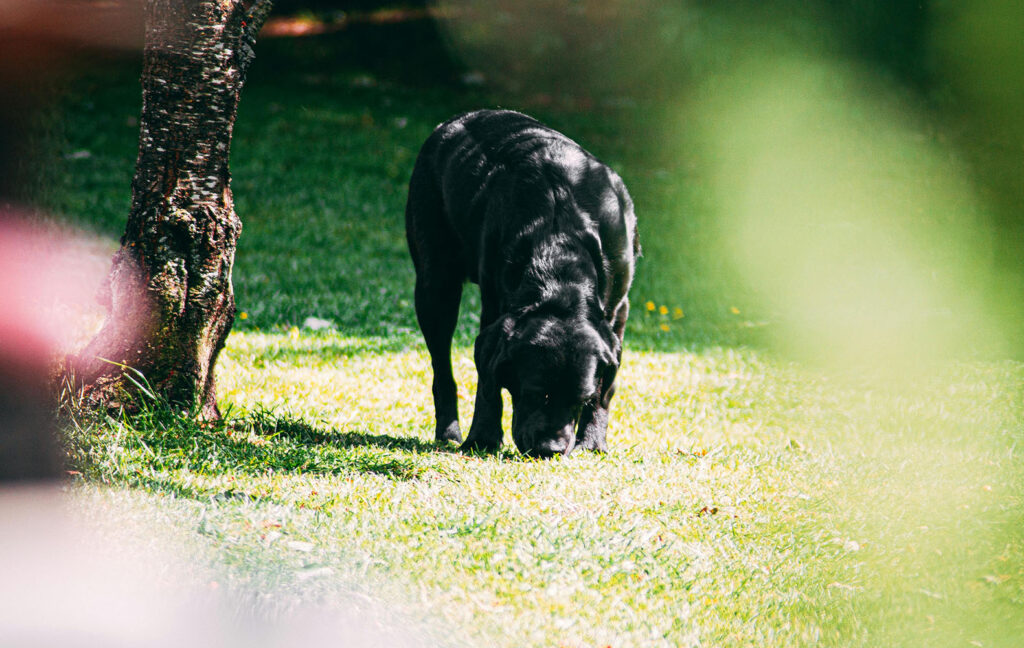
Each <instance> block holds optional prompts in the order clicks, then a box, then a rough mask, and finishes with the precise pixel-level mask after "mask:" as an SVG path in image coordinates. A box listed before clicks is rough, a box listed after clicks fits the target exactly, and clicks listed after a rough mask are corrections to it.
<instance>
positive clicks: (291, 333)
mask: <svg viewBox="0 0 1024 648" xmlns="http://www.w3.org/2000/svg"><path fill="white" fill-rule="evenodd" d="M288 337H290V338H291V339H293V340H297V339H299V327H298V326H293V327H291V328H290V329H288Z"/></svg>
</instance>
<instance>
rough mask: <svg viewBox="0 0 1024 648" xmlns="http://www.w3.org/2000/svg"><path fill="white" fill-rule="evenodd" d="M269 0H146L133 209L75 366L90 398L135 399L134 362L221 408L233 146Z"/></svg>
mask: <svg viewBox="0 0 1024 648" xmlns="http://www.w3.org/2000/svg"><path fill="white" fill-rule="evenodd" d="M270 5H271V2H270V0H255V1H254V2H242V1H240V0H147V4H146V44H145V51H144V55H143V69H142V117H141V124H140V126H141V127H140V134H139V156H138V160H137V162H136V166H135V177H134V179H133V181H132V206H131V213H130V214H129V216H128V225H127V227H126V229H125V233H124V235H123V236H122V237H121V248H120V250H118V252H117V253H116V254H115V255H114V259H113V267H112V269H111V271H110V274H109V276H108V279H107V284H106V286H105V288H104V290H103V291H102V294H101V296H100V298H101V300H102V301H103V302H104V305H105V306H106V307H107V308H108V311H109V312H108V316H107V320H106V322H105V323H104V325H103V328H102V329H101V331H100V332H99V334H98V335H97V336H96V338H94V339H93V340H92V341H91V342H90V343H89V345H88V346H87V347H86V348H85V350H84V351H82V352H81V353H80V354H79V355H78V356H77V358H75V359H74V360H73V362H72V364H71V367H72V371H73V376H72V379H73V380H74V382H75V384H76V385H77V386H78V388H79V389H80V392H79V393H80V395H81V396H82V398H83V402H84V403H85V404H87V405H89V406H92V407H99V408H117V407H129V408H130V407H131V406H132V403H133V400H132V399H131V394H132V393H133V392H134V391H135V387H136V385H135V383H136V382H141V381H139V380H138V377H137V374H136V373H135V371H137V372H139V373H141V374H142V375H143V376H145V383H146V384H148V387H149V389H151V390H152V391H153V392H155V393H156V394H159V395H160V396H162V397H164V398H166V399H167V400H168V401H170V402H171V403H173V404H175V405H176V406H177V407H180V408H183V409H189V410H192V411H195V410H200V411H201V414H202V415H203V416H204V417H207V418H218V417H219V416H220V412H219V410H218V408H217V400H216V390H215V388H214V377H213V369H214V363H215V362H216V360H217V355H218V353H219V352H220V350H221V349H222V348H223V346H224V340H225V339H226V338H227V335H228V332H229V331H230V330H231V325H232V323H233V321H234V316H235V299H234V292H233V290H232V287H231V268H232V265H233V263H234V257H235V245H236V241H237V240H238V236H239V234H240V232H241V229H242V224H241V221H240V220H239V219H238V216H237V215H236V214H235V210H234V206H233V201H232V197H231V186H230V184H231V176H230V173H229V171H228V154H229V151H230V145H231V133H232V129H233V127H234V123H235V116H236V114H237V107H238V98H239V93H240V92H241V89H242V84H243V81H244V78H245V73H246V70H247V69H248V67H249V64H250V63H251V62H252V59H253V49H252V46H253V43H254V41H255V39H256V34H257V33H258V31H259V28H260V26H261V25H262V23H263V21H264V20H265V19H266V16H267V14H268V13H269V11H270ZM127 367H130V368H131V369H133V370H135V371H132V372H130V373H129V372H128V371H127V370H126V368H127ZM126 397H127V398H126Z"/></svg>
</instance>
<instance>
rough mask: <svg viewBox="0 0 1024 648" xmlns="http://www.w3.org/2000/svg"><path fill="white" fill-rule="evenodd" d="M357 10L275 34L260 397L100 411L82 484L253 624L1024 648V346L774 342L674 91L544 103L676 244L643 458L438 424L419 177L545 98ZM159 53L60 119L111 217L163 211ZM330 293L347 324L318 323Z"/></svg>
mask: <svg viewBox="0 0 1024 648" xmlns="http://www.w3.org/2000/svg"><path fill="white" fill-rule="evenodd" d="M395 29H411V30H413V31H412V32H411V34H413V35H415V34H419V32H417V31H415V26H401V27H396V28H395ZM343 36H344V35H343ZM357 36H358V34H353V35H349V36H345V37H322V38H309V39H302V40H292V41H288V40H277V41H264V42H261V46H260V51H259V53H258V58H257V61H256V63H255V66H254V68H253V73H252V75H251V78H250V81H249V84H248V86H247V87H246V89H245V92H244V95H243V100H242V107H241V112H240V116H239V122H238V125H237V130H236V136H235V143H234V149H233V157H232V172H233V187H234V191H235V198H236V207H237V210H238V212H239V215H240V216H241V218H242V221H243V224H244V231H243V235H242V238H241V241H240V244H239V249H238V256H237V262H236V266H235V276H234V278H235V288H236V293H237V302H238V308H239V310H240V312H241V313H243V314H244V315H240V318H239V319H238V320H236V323H235V328H234V332H233V333H232V334H231V336H230V338H229V340H228V344H227V348H226V350H225V352H224V354H223V355H222V357H221V360H220V362H219V363H218V367H217V370H218V378H217V379H218V394H219V398H220V402H221V406H222V409H225V410H228V411H229V415H228V419H227V421H226V422H225V423H224V424H222V425H210V426H204V425H198V424H195V423H193V422H190V421H187V420H183V419H180V418H179V417H177V416H175V415H174V414H172V413H169V412H166V411H163V410H162V409H161V407H160V406H159V404H154V405H153V409H152V410H151V411H149V412H147V413H145V414H144V415H143V416H141V417H139V418H137V419H135V420H133V421H119V420H114V419H109V420H106V421H104V422H101V423H86V422H81V423H79V424H77V425H71V426H70V429H69V448H70V453H71V458H72V467H73V468H74V469H75V470H76V471H77V472H79V473H80V475H79V476H76V477H75V478H74V480H73V487H72V488H71V489H70V493H71V499H72V501H78V502H80V503H81V506H82V507H83V508H88V509H89V510H91V508H90V507H96V506H97V501H98V502H100V503H101V504H100V505H99V508H100V509H101V510H107V511H108V514H110V515H114V516H115V517H116V518H117V519H118V520H119V521H120V524H122V525H123V526H124V527H125V528H127V529H129V530H130V529H131V528H133V525H137V527H138V528H145V529H149V528H151V526H152V524H153V521H154V520H159V521H160V522H161V524H162V525H165V526H166V527H168V532H169V533H170V531H171V530H172V529H173V530H174V532H175V533H177V534H180V535H181V536H183V537H184V538H185V539H184V540H183V543H184V548H183V549H182V551H184V552H185V553H186V555H187V559H188V560H190V561H194V562H196V563H200V564H203V565H206V566H207V567H208V569H209V570H211V571H212V572H213V573H215V574H219V576H218V577H217V578H218V579H219V580H220V581H221V582H223V583H226V584H227V587H225V588H224V589H225V590H226V596H229V597H233V598H231V599H230V600H233V601H235V605H237V606H238V608H239V611H238V615H239V616H241V617H246V616H247V615H266V616H269V617H271V618H277V617H281V616H284V615H286V614H287V613H289V612H291V611H293V610H294V609H296V608H301V607H302V606H326V608H327V609H328V610H331V609H335V610H343V609H348V608H351V607H352V606H356V607H358V606H359V605H363V604H365V601H366V600H372V601H374V602H375V605H376V604H379V605H381V606H383V607H384V608H386V609H389V610H393V611H394V614H395V615H397V618H398V619H400V620H401V621H400V622H401V623H412V624H414V625H415V627H417V628H422V634H421V635H420V637H421V640H422V641H423V642H424V645H453V646H454V645H476V646H508V647H509V648H512V647H522V646H537V647H541V646H566V647H576V646H579V647H583V646H587V647H590V646H598V647H604V646H612V647H614V648H626V647H631V646H691V645H692V646H697V645H701V646H780V647H782V646H794V645H827V646H865V647H868V646H888V645H906V646H924V645H928V646H984V647H989V646H1016V645H1019V641H1020V639H1019V638H1020V637H1022V636H1024V502H1022V493H1024V470H1022V461H1021V456H1022V455H1021V449H1020V447H1019V446H1020V443H1021V441H1022V440H1024V400H1022V391H1024V365H1022V364H1020V363H1017V362H1011V361H1004V360H998V359H993V358H991V357H989V358H988V359H982V358H980V357H974V356H971V355H970V354H966V357H963V355H961V357H958V358H956V359H955V360H946V359H944V358H937V359H936V362H935V363H934V365H930V366H929V367H928V369H927V370H926V371H917V372H894V373H889V372H884V371H863V372H858V371H852V370H851V371H837V370H835V369H834V367H833V368H832V369H829V368H827V366H822V365H819V364H816V363H814V362H805V363H803V364H797V363H796V362H794V361H792V360H789V359H787V358H789V357H790V356H787V355H785V354H784V353H782V352H780V351H779V350H777V349H776V347H773V346H772V345H771V344H769V342H770V341H771V340H774V339H776V338H775V330H776V329H778V328H780V327H783V326H784V324H783V323H782V321H781V320H784V319H785V318H784V317H783V318H780V316H779V315H778V312H777V310H775V308H777V307H776V306H773V305H772V304H770V303H767V302H766V300H765V299H764V298H763V295H762V296H760V297H759V296H757V294H756V293H755V291H753V290H752V289H751V288H749V287H747V284H746V283H744V282H741V281H739V280H738V279H737V274H736V273H737V270H736V269H735V268H734V267H732V265H731V264H729V263H728V262H727V261H726V260H724V259H723V258H722V257H721V255H720V251H721V249H722V248H721V246H720V245H719V244H718V241H719V238H720V236H721V229H720V228H719V227H718V226H717V224H716V223H715V222H714V221H715V219H716V218H717V217H718V215H719V213H718V212H719V209H720V206H719V194H720V192H721V187H720V186H719V184H718V183H719V182H720V179H719V178H718V177H717V176H716V174H715V173H714V172H712V171H709V170H707V169H708V168H709V167H710V166H714V164H713V163H717V162H718V161H720V160H714V161H713V163H712V164H710V165H707V160H706V159H705V158H703V157H702V155H704V154H706V152H704V153H702V152H701V150H700V149H699V148H694V149H692V150H690V149H687V148H685V147H678V148H671V147H668V146H665V145H664V144H665V138H666V133H667V132H669V131H668V130H666V127H665V126H664V121H665V116H666V114H667V113H666V110H665V108H664V106H663V105H661V104H650V103H645V101H646V100H644V101H637V102H635V103H623V102H614V103H609V104H608V105H601V106H599V107H598V108H596V109H593V110H585V111H581V110H574V109H573V108H572V107H571V106H561V105H547V104H545V105H533V106H532V107H531V106H527V107H528V109H529V110H530V111H531V112H533V113H535V114H537V115H538V116H539V117H542V118H543V119H545V120H546V121H548V122H550V123H551V124H552V125H554V126H556V127H559V128H560V129H562V130H564V131H566V132H567V133H568V134H570V135H571V136H573V137H575V138H576V139H578V140H579V141H581V142H582V143H583V144H584V145H585V146H587V147H588V148H589V149H591V150H592V151H593V152H595V153H596V154H597V155H599V156H600V157H602V158H603V159H605V160H606V161H607V162H609V163H610V164H611V165H612V166H614V167H615V168H616V169H618V170H619V171H620V173H621V175H622V176H623V178H624V179H625V181H626V183H627V185H628V186H629V187H630V189H631V192H632V193H633V196H634V199H635V201H636V203H637V212H638V215H639V219H640V229H641V237H642V241H643V245H644V248H645V256H644V258H643V259H642V260H641V262H640V265H639V269H638V275H637V280H636V283H635V285H634V288H633V292H632V300H633V304H634V312H633V317H632V319H631V320H630V323H629V326H628V329H627V342H626V351H625V354H624V359H623V367H622V371H621V372H620V379H621V386H620V389H619V391H618V393H617V395H616V397H615V400H614V402H613V409H612V423H611V427H610V431H609V445H610V448H611V451H610V453H608V454H607V455H602V456H596V455H590V454H583V455H576V456H573V457H570V458H568V459H555V460H551V461H534V460H529V459H525V458H523V457H521V456H520V455H518V454H517V453H516V452H515V451H514V449H513V448H509V447H508V446H506V450H505V451H503V452H502V453H500V454H498V455H493V456H492V455H482V456H477V455H464V454H461V453H459V452H457V451H455V449H454V448H453V447H443V446H437V445H435V444H434V443H433V441H432V438H431V437H432V433H433V412H432V405H431V400H430V388H429V381H430V371H429V362H428V358H427V355H426V351H425V348H424V345H423V344H422V341H421V339H420V337H419V334H418V331H417V329H416V325H415V317H414V314H413V312H412V308H411V301H412V278H413V275H412V267H411V263H410V262H409V260H408V258H407V252H406V250H405V242H404V231H403V216H402V213H403V205H404V200H405V183H406V181H407V178H408V174H409V172H410V170H411V164H412V162H413V160H414V157H415V153H416V151H417V149H418V146H419V144H420V143H421V142H422V141H423V139H424V138H425V137H426V135H427V134H428V133H429V132H430V130H431V129H432V128H433V126H434V125H435V124H437V123H438V122H440V121H441V120H443V119H445V118H446V117H448V116H449V115H451V114H452V113H454V112H457V111H459V110H464V109H469V108H473V107H477V106H480V105H495V104H501V105H505V106H511V105H514V104H513V101H514V98H512V97H506V96H501V95H498V96H494V95H489V94H486V93H485V92H484V91H482V90H477V89H473V88H466V87H463V86H461V85H459V84H458V83H456V82H453V81H451V80H449V79H446V78H433V77H429V76H425V75H424V74H422V72H423V71H424V70H428V69H430V62H431V60H432V59H431V58H430V57H431V56H434V57H440V56H442V55H441V54H440V53H439V52H438V51H435V50H433V49H431V47H434V46H431V45H430V43H429V39H427V41H428V42H427V44H425V45H423V53H421V55H422V57H423V59H424V60H418V61H413V62H412V63H410V65H409V66H408V67H405V66H402V65H400V64H398V63H396V62H395V60H396V59H395V57H394V56H391V57H388V56H385V54H387V52H376V51H374V50H373V49H372V48H373V47H374V46H373V45H372V43H382V42H384V41H381V40H380V39H379V38H376V36H375V34H370V36H371V37H367V41H366V42H361V41H359V40H358V39H357ZM405 37H410V35H409V34H406V35H405ZM375 38H376V40H375ZM424 38H426V37H424ZM387 42H391V41H387ZM368 43H369V44H368ZM377 47H380V48H383V49H387V47H386V46H385V45H377ZM367 48H370V51H365V50H366V49H367ZM137 72H138V71H137V68H136V67H135V66H134V65H133V64H131V63H130V62H129V63H125V64H121V63H107V69H106V70H104V72H103V73H102V74H98V73H89V74H84V75H82V76H80V77H79V78H76V79H74V80H73V82H72V83H71V84H70V87H69V91H68V92H67V93H66V95H65V98H64V100H63V102H62V103H61V105H60V107H59V108H58V109H57V110H56V111H55V114H57V115H59V119H58V121H57V122H55V125H56V124H59V128H58V127H56V126H55V127H54V128H52V129H50V130H49V131H48V132H47V135H46V139H45V141H46V142H48V143H49V144H48V145H49V146H50V147H51V148H52V150H50V151H49V153H48V157H46V156H44V157H45V158H46V160H47V166H46V168H45V169H44V171H45V173H44V177H45V178H47V182H45V183H43V184H44V186H45V191H43V192H42V194H41V197H40V203H41V204H42V205H43V206H44V207H46V208H47V209H48V210H49V211H51V212H52V213H55V214H57V215H58V216H59V217H60V218H62V219H65V220H68V221H70V222H72V223H75V224H78V225H79V226H83V227H86V228H89V229H91V230H93V231H94V232H97V233H98V234H99V235H101V236H103V237H107V238H109V239H110V240H113V239H114V238H116V236H117V235H119V233H120V229H121V227H122V226H123V221H124V219H125V216H126V214H127V210H128V204H129V195H128V187H129V181H130V177H131V172H132V165H133V162H134V149H135V142H136V137H137V124H136V123H135V121H134V120H135V118H136V115H137V113H138V109H139V108H138V98H137V94H138V90H137V80H136V78H135V77H136V75H137ZM855 117H858V118H863V119H866V120H868V121H870V120H869V119H867V118H865V117H863V116H855ZM868 117H870V115H869V116H868ZM915 141H916V140H915ZM909 150H910V152H911V153H914V152H915V151H919V149H914V148H911V149H909ZM76 151H88V152H89V155H88V156H80V155H79V156H75V155H68V154H69V153H73V152H76ZM929 159H930V158H929ZM883 171H885V172H887V173H888V171H889V168H888V167H884V168H883ZM895 173H896V172H893V174H895ZM890 182H892V183H900V184H902V183H905V182H906V179H905V178H900V177H894V178H892V179H891V180H890ZM914 182H918V181H917V180H915V179H913V178H911V180H910V183H911V185H913V183H914ZM912 188H914V189H915V190H916V191H922V192H927V191H928V190H929V187H923V188H922V187H912ZM932 261H933V259H931V258H930V257H925V259H924V260H923V261H922V262H921V263H924V264H927V263H930V262H932ZM647 302H651V303H652V305H653V307H654V310H648V308H647ZM477 303H478V300H477V298H476V295H475V293H474V292H473V291H472V290H470V291H468V292H467V298H466V300H465V303H464V309H463V317H462V319H461V320H460V326H459V329H458V332H457V340H456V341H457V351H456V356H455V366H456V372H457V378H458V380H459V390H460V405H461V415H462V424H463V429H467V425H468V421H469V417H470V415H471V409H472V398H471V396H472V394H473V390H474V381H475V372H474V369H473V366H472V353H471V343H472V340H473V335H474V328H475V320H474V315H475V309H476V304H477ZM661 306H664V307H665V310H666V312H665V313H661V312H660V310H659V309H660V307H661ZM928 306H929V307H930V306H931V304H928ZM677 309H678V310H677ZM310 316H313V317H317V318H322V319H326V320H329V321H330V322H331V323H332V327H331V328H329V329H326V330H321V331H312V330H310V329H308V328H305V327H303V322H304V321H305V319H306V318H307V317H310ZM243 317H244V319H243ZM822 339H826V340H827V339H828V338H822ZM782 348H783V349H788V347H787V346H783V347H782ZM509 411H510V408H506V412H509ZM507 427H508V421H506V429H507ZM506 441H507V443H510V442H511V441H510V438H508V437H506ZM114 511H116V514H115V513H114ZM367 597H369V598H367ZM229 606H230V604H229ZM332 606H333V608H332ZM339 614H341V612H339ZM395 623H399V621H395Z"/></svg>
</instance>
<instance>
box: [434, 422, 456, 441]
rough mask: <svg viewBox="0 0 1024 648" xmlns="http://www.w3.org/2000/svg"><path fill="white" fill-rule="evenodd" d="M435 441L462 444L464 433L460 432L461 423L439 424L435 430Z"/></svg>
mask: <svg viewBox="0 0 1024 648" xmlns="http://www.w3.org/2000/svg"><path fill="white" fill-rule="evenodd" d="M434 439H436V440H437V442H438V443H445V442H447V441H452V442H455V443H462V431H461V430H459V422H458V421H452V422H451V423H449V424H448V425H441V424H440V423H439V424H438V425H437V428H436V429H435V430H434Z"/></svg>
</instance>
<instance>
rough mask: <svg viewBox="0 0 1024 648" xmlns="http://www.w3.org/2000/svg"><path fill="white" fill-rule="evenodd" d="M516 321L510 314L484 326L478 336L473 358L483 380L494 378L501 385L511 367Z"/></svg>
mask: <svg viewBox="0 0 1024 648" xmlns="http://www.w3.org/2000/svg"><path fill="white" fill-rule="evenodd" d="M514 325H515V323H514V321H513V320H512V318H511V317H509V316H508V315H505V316H503V317H501V318H499V319H498V320H497V321H495V322H492V323H491V324H490V325H488V326H486V327H484V329H483V330H481V331H480V334H479V335H478V336H477V338H476V344H475V345H474V349H473V359H474V361H475V362H476V368H477V373H478V374H479V376H480V380H481V382H485V381H487V380H494V381H495V383H496V384H495V385H494V386H495V387H500V385H501V384H502V383H503V382H506V381H505V380H503V378H505V377H506V376H505V375H504V374H505V373H506V372H507V371H508V369H509V367H508V364H509V362H508V361H509V358H510V357H511V356H510V347H511V344H512V340H513V329H514Z"/></svg>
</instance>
